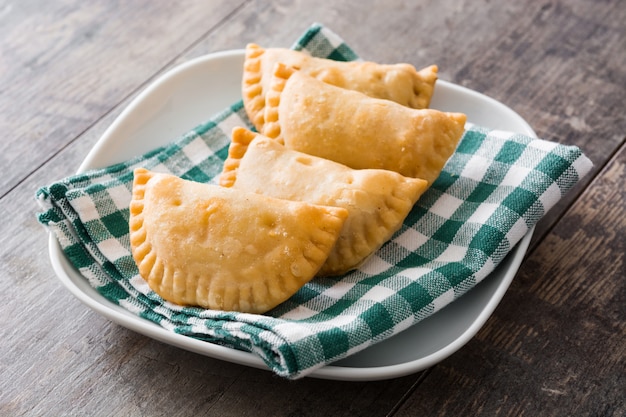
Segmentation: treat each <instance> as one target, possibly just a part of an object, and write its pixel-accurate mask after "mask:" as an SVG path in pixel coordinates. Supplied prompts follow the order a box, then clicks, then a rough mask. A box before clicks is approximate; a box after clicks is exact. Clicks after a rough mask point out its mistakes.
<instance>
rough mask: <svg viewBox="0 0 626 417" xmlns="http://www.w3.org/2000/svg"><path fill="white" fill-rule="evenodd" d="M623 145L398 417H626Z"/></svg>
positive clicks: (625, 166)
mask: <svg viewBox="0 0 626 417" xmlns="http://www.w3.org/2000/svg"><path fill="white" fill-rule="evenodd" d="M625 180H626V147H623V148H622V149H621V150H620V153H619V154H618V155H617V156H616V157H615V158H614V159H613V160H612V161H611V162H610V163H609V165H608V166H607V167H606V169H604V170H603V171H602V173H601V175H600V176H599V178H597V179H595V180H594V181H593V183H592V184H591V187H590V188H589V189H588V190H587V191H585V193H584V194H583V195H582V198H581V199H579V200H578V201H577V202H576V203H575V205H574V206H573V207H572V209H571V210H570V211H569V212H568V213H567V214H566V215H565V216H564V218H563V219H562V220H561V221H560V222H559V224H558V225H557V226H556V227H555V228H554V230H553V231H552V232H551V233H550V234H549V235H548V236H547V237H546V238H545V240H544V241H543V242H541V244H540V245H539V246H538V247H537V248H536V250H535V251H534V252H533V253H532V255H531V256H530V257H529V258H528V260H527V261H526V262H525V263H524V265H523V266H522V268H521V270H520V273H519V275H518V276H517V278H516V280H515V281H514V284H513V285H512V287H511V289H510V290H509V292H508V293H507V295H506V296H505V297H504V299H503V301H502V303H501V305H500V306H499V307H498V309H497V310H496V313H495V314H494V316H492V317H491V318H490V319H489V321H488V323H487V325H486V326H485V327H484V328H483V329H482V330H481V331H480V332H479V334H478V335H477V337H476V338H475V339H474V340H473V341H471V342H470V343H469V344H468V345H467V346H466V347H465V348H464V349H462V350H461V351H459V352H458V353H457V354H455V355H453V356H452V357H451V358H449V359H448V360H446V361H444V362H443V363H441V364H440V365H437V366H436V367H435V368H434V369H433V370H432V372H431V373H430V374H429V375H428V377H427V378H425V380H424V383H422V384H421V385H420V386H419V388H418V389H417V390H416V391H415V393H414V394H413V395H412V396H411V398H410V399H409V400H408V401H407V402H406V404H404V406H403V407H402V409H401V410H400V412H399V413H398V414H397V415H398V416H410V415H433V416H434V415H472V416H479V415H484V416H492V415H502V416H519V415H541V416H572V415H598V416H619V415H624V414H625V413H626V405H625V403H624V386H626V385H625V384H626V380H625V378H626V324H625V323H626V321H625V320H624V319H625V318H626V282H625V281H624V277H625V276H626V241H625V240H624V236H625V235H626V206H625V205H624V201H626V189H625V188H624V186H623V184H624V181H625Z"/></svg>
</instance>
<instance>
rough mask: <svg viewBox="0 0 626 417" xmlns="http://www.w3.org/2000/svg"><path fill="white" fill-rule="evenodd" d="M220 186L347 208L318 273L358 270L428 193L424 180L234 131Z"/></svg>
mask: <svg viewBox="0 0 626 417" xmlns="http://www.w3.org/2000/svg"><path fill="white" fill-rule="evenodd" d="M220 184H221V185H223V186H226V187H234V188H236V189H238V190H243V191H248V192H255V193H261V194H264V195H268V196H272V197H276V198H284V199H288V200H296V201H305V202H308V203H312V204H321V205H327V206H337V207H343V208H345V209H346V210H348V212H349V215H348V219H347V220H346V222H345V224H344V226H343V230H342V232H341V235H340V236H339V239H338V240H337V243H336V244H335V247H334V248H333V250H332V252H331V253H330V255H329V257H328V260H327V261H326V262H325V264H324V266H322V268H321V270H320V272H319V273H318V275H339V274H343V273H345V272H347V271H349V270H351V269H354V268H356V267H358V266H359V265H360V264H361V263H362V262H363V261H364V260H365V259H367V257H368V256H369V255H370V254H371V253H373V252H374V251H376V250H377V249H378V248H379V247H380V246H381V245H382V244H383V243H385V242H386V241H387V240H389V238H391V236H392V235H393V233H394V232H396V231H397V230H398V229H399V228H400V226H401V225H402V222H403V220H404V219H405V218H406V216H407V215H408V213H409V211H410V210H411V208H412V207H413V205H414V204H415V202H416V201H417V199H418V198H419V197H420V196H421V194H422V193H423V192H424V191H425V190H426V187H427V183H426V181H424V180H422V179H416V178H408V177H404V176H402V175H400V174H398V173H396V172H393V171H387V170H381V169H363V170H355V169H352V168H349V167H347V166H345V165H341V164H338V163H336V162H333V161H330V160H328V159H323V158H318V157H315V156H311V155H307V154H304V153H301V152H297V151H294V150H289V149H286V148H285V147H284V146H283V145H281V144H279V143H278V142H277V141H275V140H272V139H269V138H267V137H265V136H262V135H259V134H256V133H253V132H251V131H249V130H246V129H243V128H235V129H233V135H232V141H231V145H230V148H229V156H228V158H227V160H226V162H225V164H224V171H223V172H222V175H221V177H220Z"/></svg>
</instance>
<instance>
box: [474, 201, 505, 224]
mask: <svg viewBox="0 0 626 417" xmlns="http://www.w3.org/2000/svg"><path fill="white" fill-rule="evenodd" d="M498 207H500V205H499V204H495V203H481V204H480V205H479V206H478V208H477V209H476V211H474V213H472V215H471V216H470V217H469V219H467V221H468V223H479V224H485V223H487V220H489V218H490V217H491V216H492V215H493V213H495V212H496V210H497V209H498Z"/></svg>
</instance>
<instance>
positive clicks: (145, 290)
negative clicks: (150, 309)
mask: <svg viewBox="0 0 626 417" xmlns="http://www.w3.org/2000/svg"><path fill="white" fill-rule="evenodd" d="M128 281H129V282H130V285H132V286H133V288H134V289H136V290H137V291H139V292H140V293H142V294H144V295H145V294H149V293H150V291H151V289H150V286H149V285H148V283H147V282H146V280H145V279H143V278H142V277H141V275H135V276H134V277H132V278H131V279H129V280H128Z"/></svg>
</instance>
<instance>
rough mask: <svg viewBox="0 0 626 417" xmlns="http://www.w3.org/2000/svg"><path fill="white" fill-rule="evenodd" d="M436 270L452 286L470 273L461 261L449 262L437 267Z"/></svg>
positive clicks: (463, 279) (459, 282)
mask: <svg viewBox="0 0 626 417" xmlns="http://www.w3.org/2000/svg"><path fill="white" fill-rule="evenodd" d="M437 272H438V273H439V274H441V275H442V276H444V277H446V279H447V280H448V282H449V283H450V286H452V287H453V288H454V287H456V286H457V285H459V284H461V283H462V282H463V281H465V280H466V279H467V277H469V276H471V275H472V270H471V269H469V268H468V267H466V266H465V265H463V264H462V263H461V262H450V263H447V264H444V265H442V266H441V267H439V268H437Z"/></svg>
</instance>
